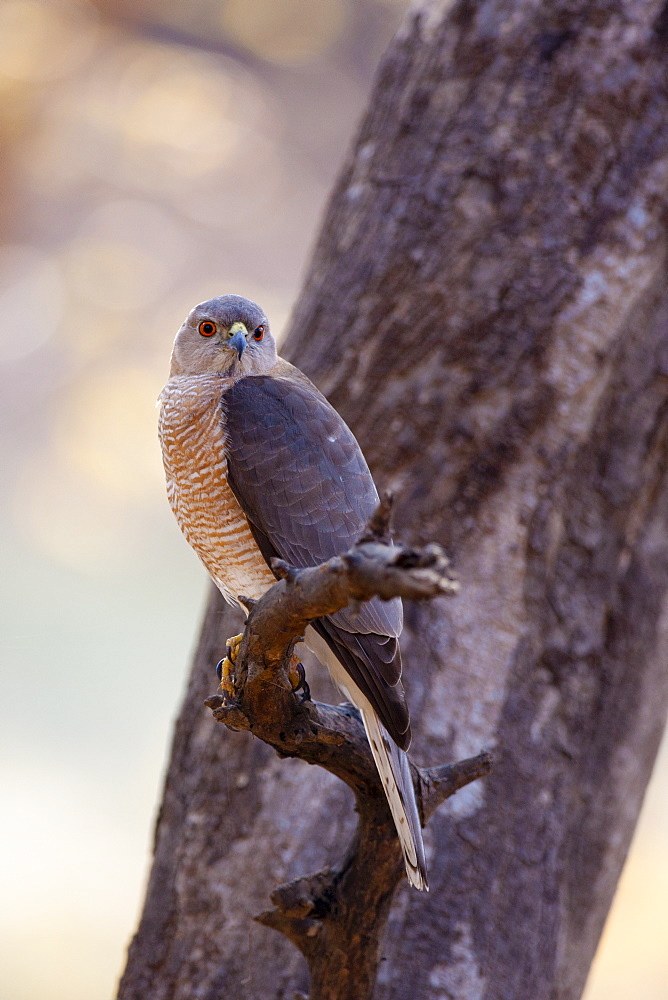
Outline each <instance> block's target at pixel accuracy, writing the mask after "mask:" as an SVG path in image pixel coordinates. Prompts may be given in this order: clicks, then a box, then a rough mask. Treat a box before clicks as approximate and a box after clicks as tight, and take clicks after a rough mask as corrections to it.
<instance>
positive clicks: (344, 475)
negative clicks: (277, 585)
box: [221, 375, 410, 746]
mask: <svg viewBox="0 0 668 1000" xmlns="http://www.w3.org/2000/svg"><path fill="white" fill-rule="evenodd" d="M221 417H222V420H223V430H224V434H225V440H226V455H227V463H228V478H229V483H230V486H231V488H232V490H233V492H234V494H235V496H236V498H237V500H238V502H239V504H240V506H241V508H242V510H243V512H244V514H245V515H246V517H247V518H248V521H249V524H250V526H251V529H252V531H253V534H254V536H255V539H256V541H257V543H258V546H259V548H260V550H261V551H262V554H263V555H264V557H265V559H266V560H267V562H269V559H270V558H271V557H272V556H274V555H278V556H280V557H281V558H282V559H285V560H286V561H287V562H289V563H290V564H291V565H293V566H296V567H298V568H303V567H306V566H314V565H317V564H318V563H320V562H323V561H324V560H326V559H330V558H331V557H332V556H336V555H340V554H341V553H342V552H345V551H346V550H347V549H349V548H350V547H351V545H352V544H353V543H354V542H355V541H356V540H357V538H359V536H360V534H361V533H362V531H363V529H364V527H365V525H366V524H367V522H368V519H369V517H370V515H371V514H372V513H373V511H374V509H375V507H376V505H377V503H378V494H377V492H376V488H375V486H374V483H373V480H372V478H371V473H370V472H369V469H368V466H367V464H366V462H365V460H364V456H363V455H362V452H361V449H360V447H359V445H358V444H357V441H356V440H355V438H354V436H353V434H352V432H351V431H350V429H349V428H348V426H347V425H346V424H345V423H344V421H343V420H342V419H341V417H340V416H339V415H338V413H337V412H336V410H334V409H333V407H332V406H330V404H329V403H328V402H327V400H326V399H324V397H323V396H321V395H320V394H319V393H318V392H317V391H316V390H315V389H314V388H312V387H310V386H309V385H308V384H303V383H301V382H299V381H297V380H293V379H289V378H282V377H272V376H269V375H255V376H248V377H246V378H242V379H239V380H238V381H237V382H235V383H233V384H232V386H231V387H230V388H228V389H227V390H226V391H225V392H224V393H223V396H222V414H221ZM313 627H314V628H316V630H317V631H318V632H319V634H320V635H321V636H322V637H323V638H324V639H325V641H326V642H327V643H328V645H329V646H330V648H331V649H332V650H333V651H334V653H335V654H336V655H337V657H338V659H339V660H340V662H341V663H342V665H343V666H344V667H345V669H346V670H347V671H348V673H349V674H350V675H351V677H352V679H353V680H354V681H355V683H356V684H357V685H358V687H360V689H361V690H362V692H363V693H364V694H365V695H366V696H367V697H368V698H369V700H370V701H371V703H372V705H373V706H374V708H375V709H376V711H377V712H378V715H379V717H380V719H381V721H382V722H383V724H384V725H385V727H386V729H387V730H388V731H389V733H390V735H391V736H392V737H393V738H394V739H395V741H396V742H397V743H398V744H399V746H406V745H407V743H408V741H409V739H410V736H409V726H408V711H407V708H406V705H405V700H404V695H403V688H402V686H401V683H400V681H399V678H400V675H401V656H400V653H399V644H398V642H397V637H398V635H399V634H400V632H401V627H402V614H401V601H400V600H398V599H397V600H394V601H388V602H382V601H380V600H379V599H377V598H375V599H373V600H372V601H368V602H366V603H365V604H363V605H362V607H361V609H360V611H359V613H357V614H353V613H352V612H351V611H350V610H349V609H343V610H342V611H339V612H337V613H336V614H333V615H329V616H327V617H326V618H322V619H318V620H317V621H316V622H314V623H313Z"/></svg>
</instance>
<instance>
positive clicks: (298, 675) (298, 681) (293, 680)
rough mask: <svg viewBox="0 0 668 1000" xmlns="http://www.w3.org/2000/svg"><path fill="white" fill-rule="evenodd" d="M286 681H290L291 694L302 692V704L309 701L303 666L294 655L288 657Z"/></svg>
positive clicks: (309, 695)
mask: <svg viewBox="0 0 668 1000" xmlns="http://www.w3.org/2000/svg"><path fill="white" fill-rule="evenodd" d="M288 680H289V681H290V685H291V687H292V692H293V694H297V692H298V691H303V692H304V693H303V694H302V697H301V700H302V702H304V701H310V700H311V689H310V687H309V686H308V681H307V680H306V671H305V670H304V664H303V663H302V662H301V660H300V659H299V657H297V656H295V655H294V653H293V654H292V656H291V657H290V666H289V668H288Z"/></svg>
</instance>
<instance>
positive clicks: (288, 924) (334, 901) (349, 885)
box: [206, 500, 491, 1000]
mask: <svg viewBox="0 0 668 1000" xmlns="http://www.w3.org/2000/svg"><path fill="white" fill-rule="evenodd" d="M388 518H389V504H388V502H387V501H385V500H384V501H383V502H382V503H381V505H380V506H379V508H378V510H377V511H376V513H375V514H374V516H373V517H372V519H371V521H370V522H369V525H368V527H367V529H366V531H365V533H364V535H363V536H362V538H361V539H360V540H359V542H358V543H357V544H356V545H355V546H354V547H353V548H352V549H351V550H350V551H349V552H346V553H345V554H343V555H341V556H337V557H336V558H334V559H330V560H328V561H327V562H325V563H322V564H321V565H320V566H316V567H313V568H310V569H303V570H295V569H294V568H292V567H290V566H288V565H287V564H286V563H284V562H282V561H281V560H274V563H273V566H274V569H275V571H277V572H278V574H279V576H281V577H282V579H280V580H279V581H278V582H277V583H276V584H274V586H273V587H271V588H270V590H269V591H268V592H267V593H266V594H265V595H264V596H263V597H262V598H261V599H260V600H259V601H253V602H251V601H248V600H247V599H245V598H243V603H244V604H246V606H249V607H250V611H249V615H248V618H247V620H246V626H245V632H244V638H243V641H242V643H241V646H240V647H239V651H238V655H237V658H236V662H235V673H234V676H233V687H234V695H233V697H227V696H225V697H224V696H221V695H216V696H214V697H212V698H209V699H207V702H206V704H207V705H208V706H209V707H210V708H211V709H212V711H213V715H214V717H215V718H216V719H217V720H218V721H219V722H223V723H225V725H227V726H228V727H230V728H231V729H236V730H249V731H250V732H252V733H253V734H254V735H255V736H257V737H259V738H260V739H261V740H263V741H264V742H265V743H268V744H269V745H270V746H272V747H273V748H274V749H275V750H276V751H277V753H279V755H281V756H284V757H299V758H300V759H302V760H304V761H306V762H307V763H309V764H319V765H320V766H321V767H324V768H326V769H327V770H328V771H331V772H332V773H333V774H335V775H337V777H339V778H341V779H342V780H343V781H345V782H346V784H348V785H349V786H350V788H352V790H353V792H354V793H355V798H356V807H357V813H358V823H357V829H356V831H355V834H354V837H353V839H352V842H351V844H350V845H349V847H348V850H347V852H346V854H345V856H344V857H343V859H342V860H341V862H340V863H339V864H338V865H337V866H336V867H335V868H328V869H325V870H323V871H320V872H318V873H317V874H314V875H309V876H307V877H304V878H298V879H295V880H293V881H291V882H288V883H286V884H284V885H281V886H279V887H278V888H276V889H275V890H274V892H273V893H272V895H271V900H272V903H273V904H274V908H273V909H271V910H266V911H264V912H263V913H261V914H259V915H258V916H257V917H256V918H255V919H256V920H258V921H259V922H260V923H262V924H264V925H265V926H266V927H271V928H273V929H274V930H277V931H280V932H281V933H282V934H284V935H285V936H286V937H287V938H288V939H289V940H290V941H292V943H293V944H294V945H295V946H296V947H297V948H299V950H300V951H301V952H302V953H303V954H304V956H305V957H306V959H307V962H308V964H309V969H310V973H311V993H310V997H311V1000H364V998H365V997H369V996H371V993H372V990H373V985H374V982H375V977H376V968H377V964H378V960H379V947H380V940H381V936H382V933H383V930H384V927H385V923H386V920H387V916H388V913H389V908H390V902H391V899H392V894H393V892H394V889H395V888H396V886H397V885H398V884H399V881H400V880H401V878H402V876H403V873H404V867H403V860H402V856H401V850H400V848H399V842H398V839H397V836H396V833H395V829H394V824H393V822H392V818H391V815H390V811H389V808H388V806H387V802H386V800H385V796H384V794H383V791H382V786H381V783H380V780H379V778H378V773H377V770H376V766H375V764H374V761H373V757H372V755H371V751H370V749H369V744H368V742H367V738H366V734H365V732H364V727H363V725H362V723H361V720H360V717H359V714H358V713H357V711H356V710H355V709H353V708H352V706H348V705H342V706H338V707H334V706H331V705H322V704H318V703H316V702H312V701H303V700H299V699H298V698H297V697H296V696H295V692H294V690H293V687H292V685H291V683H290V680H289V669H290V658H291V655H292V652H293V649H294V646H295V643H296V641H297V640H298V639H299V638H301V637H302V636H303V634H304V631H305V629H306V626H307V625H308V624H309V623H310V622H311V621H313V620H314V619H315V618H320V617H322V616H323V615H327V614H333V613H334V612H335V611H338V610H340V609H341V608H344V607H347V606H348V605H350V604H351V603H352V602H358V603H359V602H362V601H366V600H369V599H370V598H371V597H374V596H379V597H381V598H383V599H386V600H387V599H390V598H393V597H405V598H408V599H413V600H416V599H417V600H425V599H429V598H433V597H437V596H440V595H443V594H453V593H456V591H457V589H458V585H457V582H456V581H455V580H454V579H453V577H452V575H451V573H450V567H449V562H448V559H447V557H446V556H445V553H444V552H443V551H442V549H440V548H439V546H437V545H428V546H425V547H424V548H421V549H410V548H407V547H405V546H402V545H392V544H390V543H389V542H387V541H382V540H381V539H383V538H387V537H388ZM411 768H412V772H413V781H414V783H415V789H416V794H417V798H418V804H419V807H420V809H421V814H422V818H423V823H424V822H426V820H427V819H428V818H429V816H430V815H431V814H432V813H433V811H434V810H435V809H436V808H437V806H438V805H439V804H440V803H441V802H443V801H444V800H445V799H446V798H448V797H449V796H450V795H453V794H454V792H456V791H457V789H458V788H461V787H462V786H463V785H465V784H468V783H469V782H471V781H475V780H476V779H477V778H480V777H483V776H484V775H486V774H488V773H489V771H490V770H491V755H490V754H488V753H481V754H479V755H478V756H477V757H473V758H471V759H469V760H465V761H460V762H458V763H456V764H446V765H443V766H441V767H434V768H429V769H426V770H422V769H420V768H417V767H416V766H415V765H411Z"/></svg>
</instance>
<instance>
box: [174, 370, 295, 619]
mask: <svg viewBox="0 0 668 1000" xmlns="http://www.w3.org/2000/svg"><path fill="white" fill-rule="evenodd" d="M231 382H232V379H230V378H226V377H224V376H221V375H176V376H173V377H172V378H170V380H169V382H168V383H167V385H166V386H165V388H164V389H163V390H162V393H161V394H160V403H161V407H160V420H159V435H160V443H161V445H162V459H163V463H164V466H165V476H166V479H167V496H168V498H169V503H170V506H171V508H172V510H173V511H174V514H175V516H176V520H177V521H178V523H179V526H180V528H181V530H182V532H183V534H184V535H185V536H186V538H187V540H188V542H189V543H190V545H192V547H193V548H194V549H195V551H196V552H197V554H198V556H199V557H200V559H201V560H202V562H203V563H204V565H205V566H206V568H207V570H208V572H209V574H210V576H211V577H212V579H213V581H214V583H215V584H216V586H217V587H218V589H219V590H220V591H221V593H222V594H223V596H224V597H225V599H226V600H227V601H229V602H230V603H233V604H236V603H238V602H237V597H238V595H239V594H243V595H246V596H248V597H254V598H258V597H261V596H262V594H263V593H264V592H265V591H266V590H267V588H268V587H270V586H271V585H272V583H275V582H276V581H275V577H274V576H273V574H272V573H271V571H270V570H269V567H268V566H267V564H266V563H265V561H264V559H263V557H262V555H261V553H260V550H259V548H258V547H257V544H256V542H255V539H254V538H253V534H252V532H251V530H250V527H249V525H248V521H247V520H246V517H245V515H244V513H243V511H242V510H241V507H240V506H239V504H238V503H237V500H236V498H235V496H234V494H233V493H232V490H231V489H230V487H229V485H228V481H227V459H226V457H225V431H224V426H223V415H222V413H221V397H222V394H223V392H224V391H225V389H226V388H227V387H228V386H229V385H230V384H231Z"/></svg>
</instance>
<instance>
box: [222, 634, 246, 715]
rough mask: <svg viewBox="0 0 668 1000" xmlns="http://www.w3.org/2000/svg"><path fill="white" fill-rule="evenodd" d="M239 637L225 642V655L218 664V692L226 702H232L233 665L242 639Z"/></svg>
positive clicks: (233, 637) (235, 636)
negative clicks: (220, 692)
mask: <svg viewBox="0 0 668 1000" xmlns="http://www.w3.org/2000/svg"><path fill="white" fill-rule="evenodd" d="M243 637H244V635H243V632H242V633H241V635H233V636H232V638H231V639H228V640H227V643H226V646H227V650H226V655H225V657H224V658H223V659H222V660H221V661H220V663H219V664H218V676H219V677H220V690H221V691H222V692H223V694H224V695H225V698H226V699H227V700H228V701H233V700H234V664H235V662H236V659H237V656H238V655H239V646H240V645H241V640H242V639H243Z"/></svg>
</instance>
